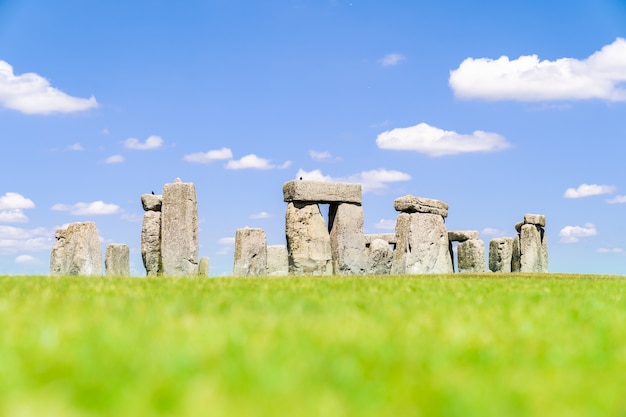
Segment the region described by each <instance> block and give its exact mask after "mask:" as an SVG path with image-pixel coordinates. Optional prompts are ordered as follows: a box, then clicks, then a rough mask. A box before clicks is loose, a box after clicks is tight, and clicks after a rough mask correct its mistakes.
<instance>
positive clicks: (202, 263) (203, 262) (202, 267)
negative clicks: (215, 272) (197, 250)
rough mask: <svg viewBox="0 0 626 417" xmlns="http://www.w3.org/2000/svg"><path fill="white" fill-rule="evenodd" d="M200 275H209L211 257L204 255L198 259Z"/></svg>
mask: <svg viewBox="0 0 626 417" xmlns="http://www.w3.org/2000/svg"><path fill="white" fill-rule="evenodd" d="M198 275H199V276H201V277H208V276H209V257H208V256H203V257H202V258H200V260H199V261H198Z"/></svg>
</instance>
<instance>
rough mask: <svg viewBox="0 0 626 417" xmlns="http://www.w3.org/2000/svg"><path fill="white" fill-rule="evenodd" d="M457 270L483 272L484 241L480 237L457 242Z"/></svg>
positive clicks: (484, 268)
mask: <svg viewBox="0 0 626 417" xmlns="http://www.w3.org/2000/svg"><path fill="white" fill-rule="evenodd" d="M456 250H457V264H458V266H459V272H460V273H462V272H485V270H486V267H485V243H484V242H483V241H482V240H480V239H468V240H464V241H463V242H459V244H458V246H457V248H456Z"/></svg>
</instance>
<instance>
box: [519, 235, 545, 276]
mask: <svg viewBox="0 0 626 417" xmlns="http://www.w3.org/2000/svg"><path fill="white" fill-rule="evenodd" d="M544 237H545V236H544V231H543V229H542V228H541V227H540V226H537V225H535V224H524V225H523V226H522V232H521V233H520V240H519V241H520V272H548V265H547V263H548V259H547V245H546V243H545V239H544Z"/></svg>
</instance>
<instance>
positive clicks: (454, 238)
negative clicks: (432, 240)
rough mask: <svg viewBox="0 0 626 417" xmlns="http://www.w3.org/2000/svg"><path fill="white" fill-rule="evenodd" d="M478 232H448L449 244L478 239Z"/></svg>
mask: <svg viewBox="0 0 626 417" xmlns="http://www.w3.org/2000/svg"><path fill="white" fill-rule="evenodd" d="M478 235H479V233H478V230H450V231H449V232H448V240H450V241H451V242H465V241H466V240H469V239H478Z"/></svg>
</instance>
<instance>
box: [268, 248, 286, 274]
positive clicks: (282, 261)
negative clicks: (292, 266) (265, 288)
mask: <svg viewBox="0 0 626 417" xmlns="http://www.w3.org/2000/svg"><path fill="white" fill-rule="evenodd" d="M267 275H268V276H270V277H279V276H285V275H289V255H288V254H287V246H286V245H270V246H268V247H267Z"/></svg>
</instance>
